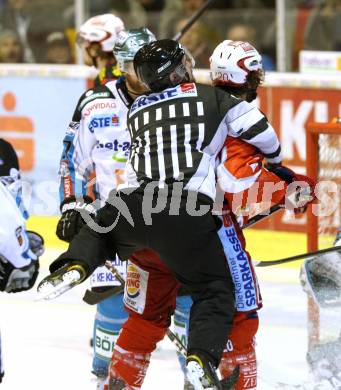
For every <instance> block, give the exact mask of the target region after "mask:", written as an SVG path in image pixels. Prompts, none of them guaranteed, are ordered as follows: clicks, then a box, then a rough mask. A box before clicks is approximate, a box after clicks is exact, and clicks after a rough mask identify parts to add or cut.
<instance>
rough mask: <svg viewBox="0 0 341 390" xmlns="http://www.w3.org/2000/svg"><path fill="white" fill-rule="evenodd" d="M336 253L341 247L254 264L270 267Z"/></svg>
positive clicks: (255, 263)
mask: <svg viewBox="0 0 341 390" xmlns="http://www.w3.org/2000/svg"><path fill="white" fill-rule="evenodd" d="M335 251H341V245H338V246H333V247H331V248H326V249H320V250H318V251H315V252H308V253H302V254H300V255H296V256H291V257H285V258H284V259H278V260H269V261H258V262H254V265H255V266H256V267H270V266H272V265H279V264H285V263H291V262H292V261H297V260H305V259H309V258H311V257H315V256H319V255H323V254H325V253H330V252H335Z"/></svg>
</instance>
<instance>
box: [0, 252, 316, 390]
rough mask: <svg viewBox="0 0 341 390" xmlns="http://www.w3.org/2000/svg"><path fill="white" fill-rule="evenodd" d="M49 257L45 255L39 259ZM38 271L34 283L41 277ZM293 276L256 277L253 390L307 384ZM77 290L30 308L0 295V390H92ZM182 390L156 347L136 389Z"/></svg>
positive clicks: (172, 358) (87, 309) (89, 310)
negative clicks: (258, 299) (259, 299)
mask: <svg viewBox="0 0 341 390" xmlns="http://www.w3.org/2000/svg"><path fill="white" fill-rule="evenodd" d="M55 255H56V253H55V252H54V251H52V250H47V254H46V255H45V259H46V256H48V258H51V260H52V259H53V258H54V257H55ZM43 263H44V266H43V267H42V271H41V274H40V277H39V280H40V279H41V278H42V277H43V276H44V275H45V274H46V273H47V268H46V265H45V263H46V261H44V262H43ZM298 272H299V270H298V268H297V267H296V268H289V269H288V268H286V267H282V266H281V267H269V268H264V269H258V275H259V279H260V285H261V291H262V295H263V301H264V308H263V309H262V310H261V311H260V322H261V325H260V330H259V332H258V336H257V354H258V360H259V385H258V389H259V390H272V389H276V388H282V387H279V386H278V383H279V382H282V383H286V384H292V385H295V384H299V383H302V382H304V381H306V380H307V373H308V369H307V365H306V362H305V353H306V348H307V326H306V308H307V304H306V296H305V294H304V293H303V292H302V290H301V287H300V285H299V283H298ZM85 287H86V286H84V285H82V286H79V287H77V288H76V289H74V290H72V291H70V292H68V293H67V294H65V295H63V296H61V297H59V298H58V299H56V300H54V301H50V302H45V301H44V302H35V301H34V299H35V296H36V294H35V290H33V291H29V292H26V293H21V294H1V295H0V307H1V312H0V313H1V315H0V329H1V333H2V339H3V355H4V356H3V359H4V366H5V372H6V375H5V378H4V381H3V383H2V384H1V385H0V388H1V390H22V389H28V390H47V389H48V390H61V389H63V390H71V389H77V390H90V389H91V390H95V382H94V378H93V376H92V374H91V348H90V346H89V340H90V337H91V332H92V324H93V318H94V307H91V306H88V305H86V304H84V303H83V302H82V294H83V292H84V289H85ZM141 337H143V335H141ZM182 386H183V376H182V372H181V370H180V368H179V365H178V361H177V358H176V354H175V349H174V347H173V344H172V343H171V342H170V341H169V340H164V341H162V342H161V343H160V344H159V346H158V349H157V351H156V352H155V353H154V355H153V357H152V361H151V365H150V369H149V371H148V374H147V378H146V380H145V383H144V385H143V389H150V390H156V389H157V390H160V389H162V390H182V389H183V387H182ZM284 388H287V389H291V388H294V387H291V386H290V387H287V386H285V387H284Z"/></svg>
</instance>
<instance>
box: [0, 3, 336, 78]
mask: <svg viewBox="0 0 341 390" xmlns="http://www.w3.org/2000/svg"><path fill="white" fill-rule="evenodd" d="M204 2H205V0H84V10H85V19H88V18H89V17H91V16H94V15H97V14H103V13H108V12H113V13H115V14H116V15H117V16H119V17H121V18H122V19H123V21H124V23H125V25H126V28H134V27H141V26H148V27H149V28H150V29H151V30H152V31H153V32H154V33H155V34H156V35H157V37H158V38H166V37H168V38H171V37H173V36H174V34H175V33H176V32H177V31H178V30H179V29H181V28H182V27H183V26H184V25H185V24H186V22H187V21H188V19H189V18H190V17H191V16H192V15H193V13H194V12H195V11H196V10H197V9H198V8H200V7H201V5H202V4H203V3H204ZM286 7H287V12H286V15H287V29H286V40H287V42H288V44H289V47H290V56H291V58H290V63H291V69H289V70H297V68H298V53H299V51H300V50H302V49H309V50H333V51H339V50H341V23H340V16H341V0H297V1H294V0H287V1H286ZM75 35H76V31H75V5H74V1H73V0H0V62H1V63H50V64H52V63H54V64H72V63H75V62H76V61H75ZM224 39H232V40H246V41H249V42H250V43H252V44H253V45H254V46H255V47H256V48H257V49H258V50H259V51H260V53H261V54H262V55H263V60H264V67H265V69H266V70H270V71H271V70H276V9H275V0H215V1H213V3H212V5H211V6H210V7H209V9H208V10H207V11H206V12H205V13H204V14H203V16H202V17H201V18H200V19H199V21H198V22H197V23H195V24H194V25H193V27H192V28H191V29H190V30H189V32H188V33H187V34H185V36H184V37H183V39H182V41H181V42H182V43H183V44H184V45H185V46H186V47H187V48H188V49H189V50H190V51H191V52H192V54H193V56H194V58H195V60H196V66H197V67H199V68H207V67H208V66H209V62H208V59H209V56H210V54H211V53H212V51H213V49H214V47H215V46H216V45H217V44H218V43H219V42H221V41H222V40H224Z"/></svg>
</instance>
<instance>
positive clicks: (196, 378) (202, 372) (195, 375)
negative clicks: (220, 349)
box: [186, 354, 223, 390]
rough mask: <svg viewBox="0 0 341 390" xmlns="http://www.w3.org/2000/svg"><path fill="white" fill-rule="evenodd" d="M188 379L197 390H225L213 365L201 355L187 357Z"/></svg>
mask: <svg viewBox="0 0 341 390" xmlns="http://www.w3.org/2000/svg"><path fill="white" fill-rule="evenodd" d="M186 370H187V378H188V380H189V381H190V383H191V384H192V385H193V387H194V389H195V390H204V389H207V390H223V388H222V386H221V384H220V382H219V379H218V377H217V374H216V372H215V368H214V366H213V365H212V363H211V362H210V361H209V360H208V359H206V358H205V357H203V356H202V355H201V354H200V355H198V354H192V355H189V356H188V357H187V366H186Z"/></svg>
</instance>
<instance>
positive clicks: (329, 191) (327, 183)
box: [306, 119, 341, 344]
mask: <svg viewBox="0 0 341 390" xmlns="http://www.w3.org/2000/svg"><path fill="white" fill-rule="evenodd" d="M306 167H307V175H308V176H309V177H311V178H312V179H314V180H315V181H316V183H318V187H319V188H320V189H321V194H322V196H318V197H319V200H318V202H317V203H316V204H314V205H313V206H312V207H309V209H308V212H307V246H308V248H307V249H308V252H312V251H316V250H318V249H321V248H324V247H330V246H332V245H333V240H334V238H335V233H336V231H337V228H338V227H339V226H340V225H341V121H340V122H339V121H338V120H337V119H335V120H333V121H332V122H330V123H317V122H311V123H308V124H307V126H306ZM324 207H325V209H323V208H324ZM325 317H326V316H325V314H324V313H322V312H321V311H319V310H318V308H317V306H316V305H315V303H314V302H313V300H312V298H309V302H308V321H309V326H308V334H309V343H310V344H315V343H316V342H319V341H320V342H323V339H324V338H326V339H328V337H329V336H330V335H331V334H332V333H333V331H330V330H327V331H325V329H324V326H325V325H324V323H325V322H326V323H327V325H330V324H331V323H332V321H330V320H328V321H324V320H325ZM322 322H323V324H322ZM336 331H337V330H336ZM338 331H340V328H338ZM331 337H333V336H331Z"/></svg>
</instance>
